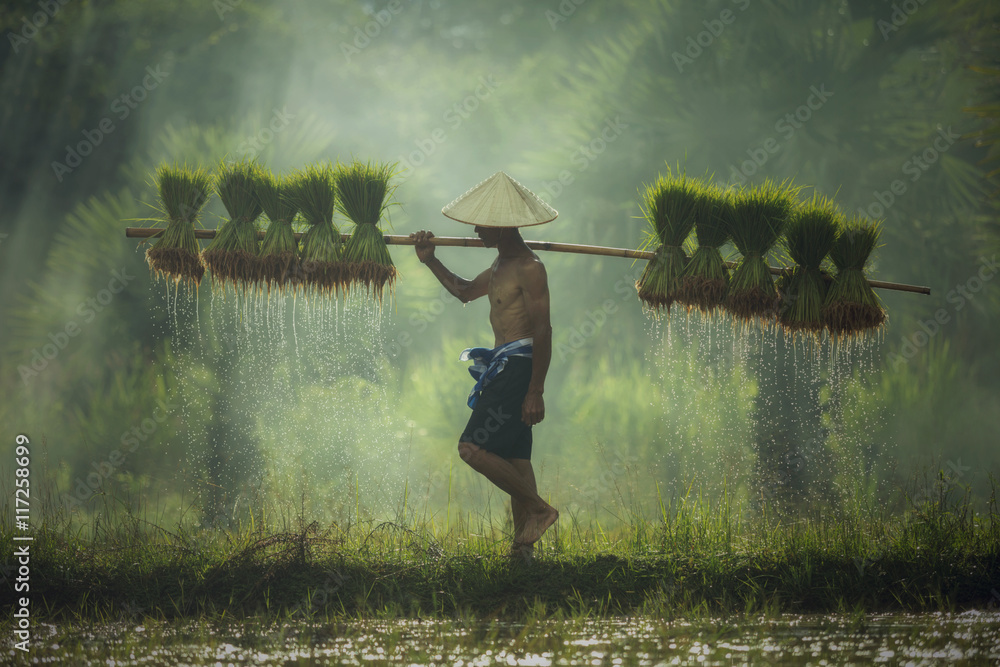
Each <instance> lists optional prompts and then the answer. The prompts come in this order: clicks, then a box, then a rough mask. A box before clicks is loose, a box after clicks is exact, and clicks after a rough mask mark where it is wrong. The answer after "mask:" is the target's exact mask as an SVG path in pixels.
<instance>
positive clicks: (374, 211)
mask: <svg viewBox="0 0 1000 667" xmlns="http://www.w3.org/2000/svg"><path fill="white" fill-rule="evenodd" d="M393 168H394V165H389V164H378V163H376V164H371V163H367V164H362V163H360V162H354V163H352V164H351V165H349V166H341V167H339V168H338V169H337V171H336V180H337V210H338V211H340V212H341V213H343V214H344V215H345V216H347V217H348V218H349V219H350V220H351V221H352V222H353V223H354V231H353V232H352V233H351V237H350V238H349V239H348V240H347V243H345V244H344V252H343V254H342V255H341V259H342V260H343V262H344V274H345V275H344V279H345V281H347V282H349V283H353V284H358V285H364V286H365V288H367V289H370V290H371V292H372V294H373V295H374V296H376V297H378V299H379V301H381V300H382V291H383V289H384V288H385V286H386V285H388V286H389V290H390V292H391V291H392V286H393V283H394V282H395V280H396V267H395V266H393V263H392V257H391V256H390V255H389V249H388V247H386V244H385V238H384V237H383V235H382V232H381V231H380V230H379V228H378V223H379V220H380V219H381V218H382V213H383V212H384V211H385V210H386V209H387V208H388V207H389V203H388V199H389V195H390V194H392V191H393V190H394V189H395V186H393V187H391V188H390V187H389V179H390V178H391V177H392V174H393Z"/></svg>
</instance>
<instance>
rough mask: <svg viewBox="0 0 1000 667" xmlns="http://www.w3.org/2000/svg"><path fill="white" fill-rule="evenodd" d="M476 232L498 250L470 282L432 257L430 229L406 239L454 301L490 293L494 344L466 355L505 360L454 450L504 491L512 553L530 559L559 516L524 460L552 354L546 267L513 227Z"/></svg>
mask: <svg viewBox="0 0 1000 667" xmlns="http://www.w3.org/2000/svg"><path fill="white" fill-rule="evenodd" d="M475 231H476V233H477V234H478V235H479V238H481V239H482V240H483V243H484V245H486V247H488V248H493V247H495V248H496V249H497V250H498V251H499V253H498V256H497V258H496V260H495V261H494V262H493V265H492V266H491V267H490V268H488V269H486V270H485V271H483V272H482V273H480V274H479V275H478V276H476V277H475V278H474V279H472V280H466V279H464V278H460V277H459V276H456V275H455V274H454V273H452V272H451V271H449V270H448V269H447V268H445V266H444V264H442V263H441V261H440V260H439V259H438V258H437V257H435V256H434V246H433V245H432V244H431V243H430V242H429V239H431V238H433V237H434V235H433V234H432V233H430V232H427V231H420V232H417V233H415V234H411V235H410V238H412V239H414V240H415V241H416V243H415V246H416V251H417V257H418V258H419V259H420V261H421V262H423V263H424V264H426V265H427V266H428V268H430V270H431V271H432V272H433V273H434V275H435V276H436V277H437V279H438V280H440V281H441V284H442V285H444V287H445V288H446V289H447V290H448V291H449V292H451V294H452V295H454V296H455V297H456V298H457V299H459V300H460V301H462V302H463V303H468V302H469V301H472V300H473V299H478V298H479V297H481V296H484V295H488V296H489V299H490V324H491V325H492V326H493V334H494V337H495V340H494V345H495V348H494V349H493V350H484V349H482V348H476V349H475V350H467V351H466V352H467V353H469V352H471V353H472V354H471V357H472V358H473V359H475V360H478V361H481V362H482V365H481V368H482V369H485V368H486V367H487V366H488V365H489V363H490V362H491V361H492V360H494V359H496V358H498V357H499V356H504V357H506V362H505V365H504V366H503V370H501V371H500V372H499V373H498V374H496V375H495V377H492V379H489V381H488V382H487V383H486V384H485V386H483V387H482V389H481V394H480V395H478V396H477V397H476V399H475V401H474V405H475V407H474V408H473V412H472V417H471V418H470V420H469V424H468V425H467V426H466V428H465V431H464V432H463V434H462V436H461V438H459V443H458V452H459V454H460V456H461V457H462V460H464V461H465V462H466V463H468V464H469V465H470V466H471V467H472V468H473V469H475V470H476V471H477V472H479V473H481V474H482V475H484V476H486V477H487V478H488V479H489V480H490V481H491V482H493V483H494V484H496V485H497V486H498V487H500V488H501V489H502V490H504V491H506V492H507V493H509V494H510V507H511V514H512V515H513V518H514V531H515V532H514V544H513V546H512V548H511V553H512V555H518V556H521V557H523V558H525V559H530V557H531V549H532V545H533V544H534V543H535V542H537V541H538V539H539V538H540V537H541V536H542V533H544V532H545V531H546V529H548V527H549V526H551V525H552V524H553V523H555V521H556V519H557V518H558V517H559V512H557V511H556V510H555V508H553V507H552V506H551V505H549V504H548V503H546V502H545V501H544V500H542V498H541V497H540V496H539V495H538V491H537V488H536V487H535V474H534V471H533V470H532V468H531V461H530V457H531V427H532V426H533V425H535V424H537V423H538V422H540V421H542V419H543V418H544V417H545V402H544V400H543V399H542V394H543V390H544V386H545V375H546V373H547V372H548V368H549V360H550V359H551V357H552V327H551V325H550V323H549V289H548V282H547V279H546V275H545V267H544V266H543V265H542V262H541V261H540V260H539V259H538V257H537V256H536V255H535V254H534V253H533V252H532V251H531V249H530V248H528V246H526V245H525V243H524V240H523V239H522V238H521V234H520V232H519V231H518V230H517V228H516V227H510V228H496V227H486V226H478V225H477V226H476V228H475ZM508 355H509V356H508ZM463 358H465V357H464V356H463ZM487 375H488V373H487ZM480 382H482V379H480ZM479 388H480V385H479V384H477V390H478V389H479ZM470 405H473V399H472V398H470Z"/></svg>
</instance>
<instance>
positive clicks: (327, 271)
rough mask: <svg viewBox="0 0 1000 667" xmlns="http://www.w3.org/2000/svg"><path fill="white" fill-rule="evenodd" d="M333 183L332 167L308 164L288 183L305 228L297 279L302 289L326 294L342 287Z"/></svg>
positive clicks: (341, 267)
mask: <svg viewBox="0 0 1000 667" xmlns="http://www.w3.org/2000/svg"><path fill="white" fill-rule="evenodd" d="M336 192H337V183H336V179H335V177H334V171H333V167H331V166H330V165H328V164H324V165H310V166H309V167H306V168H305V170H303V171H301V172H299V173H298V174H297V175H296V177H295V178H294V179H293V180H292V183H291V197H292V200H293V201H294V202H295V204H296V205H297V206H298V208H299V211H301V212H302V216H303V217H304V218H305V220H306V222H307V223H309V229H308V230H306V233H305V234H303V235H302V271H301V273H300V278H299V280H300V281H301V283H300V284H301V285H302V286H303V287H305V288H311V289H313V290H314V291H316V292H318V293H320V294H323V295H330V294H332V293H333V292H335V291H336V290H337V289H339V288H341V287H342V286H343V284H344V271H343V266H342V264H341V262H340V258H341V253H342V251H343V246H344V243H343V241H342V240H341V238H340V232H338V231H337V228H336V227H334V226H333V209H334V206H335V204H336Z"/></svg>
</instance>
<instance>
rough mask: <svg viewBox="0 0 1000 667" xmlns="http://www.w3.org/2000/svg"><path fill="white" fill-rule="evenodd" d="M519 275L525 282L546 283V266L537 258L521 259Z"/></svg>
mask: <svg viewBox="0 0 1000 667" xmlns="http://www.w3.org/2000/svg"><path fill="white" fill-rule="evenodd" d="M517 274H518V276H519V277H520V278H521V280H523V281H525V282H545V281H546V280H547V275H546V273H545V264H543V263H542V260H540V259H539V258H538V257H537V256H532V257H519V258H518V263H517Z"/></svg>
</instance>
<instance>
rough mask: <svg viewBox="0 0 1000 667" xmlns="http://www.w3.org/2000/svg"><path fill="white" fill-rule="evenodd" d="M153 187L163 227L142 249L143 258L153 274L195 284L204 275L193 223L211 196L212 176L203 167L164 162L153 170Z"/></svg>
mask: <svg viewBox="0 0 1000 667" xmlns="http://www.w3.org/2000/svg"><path fill="white" fill-rule="evenodd" d="M156 186H157V189H158V191H159V194H160V203H161V205H162V211H163V214H164V217H165V218H166V222H167V228H166V230H165V231H164V232H163V235H162V236H160V238H159V239H158V240H157V241H156V243H154V244H153V246H152V247H150V248H149V249H148V250H146V261H147V262H148V263H149V268H150V269H151V270H152V271H153V273H154V275H156V276H163V277H168V276H169V277H170V278H173V280H174V282H175V283H180V282H181V281H182V280H183V281H184V282H186V283H188V285H194V286H197V285H198V283H200V282H201V278H202V276H203V275H205V266H204V264H202V263H201V256H200V255H199V252H200V250H201V249H200V248H199V247H198V240H197V239H196V238H195V237H194V226H195V223H196V222H197V220H198V215H199V214H200V213H201V209H202V208H204V206H205V203H206V202H208V199H209V197H211V194H212V176H211V174H209V173H208V172H207V171H205V170H204V169H191V168H189V167H188V166H187V165H185V166H183V167H178V166H176V165H175V166H170V165H165V164H164V165H160V167H159V168H158V169H157V170H156Z"/></svg>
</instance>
